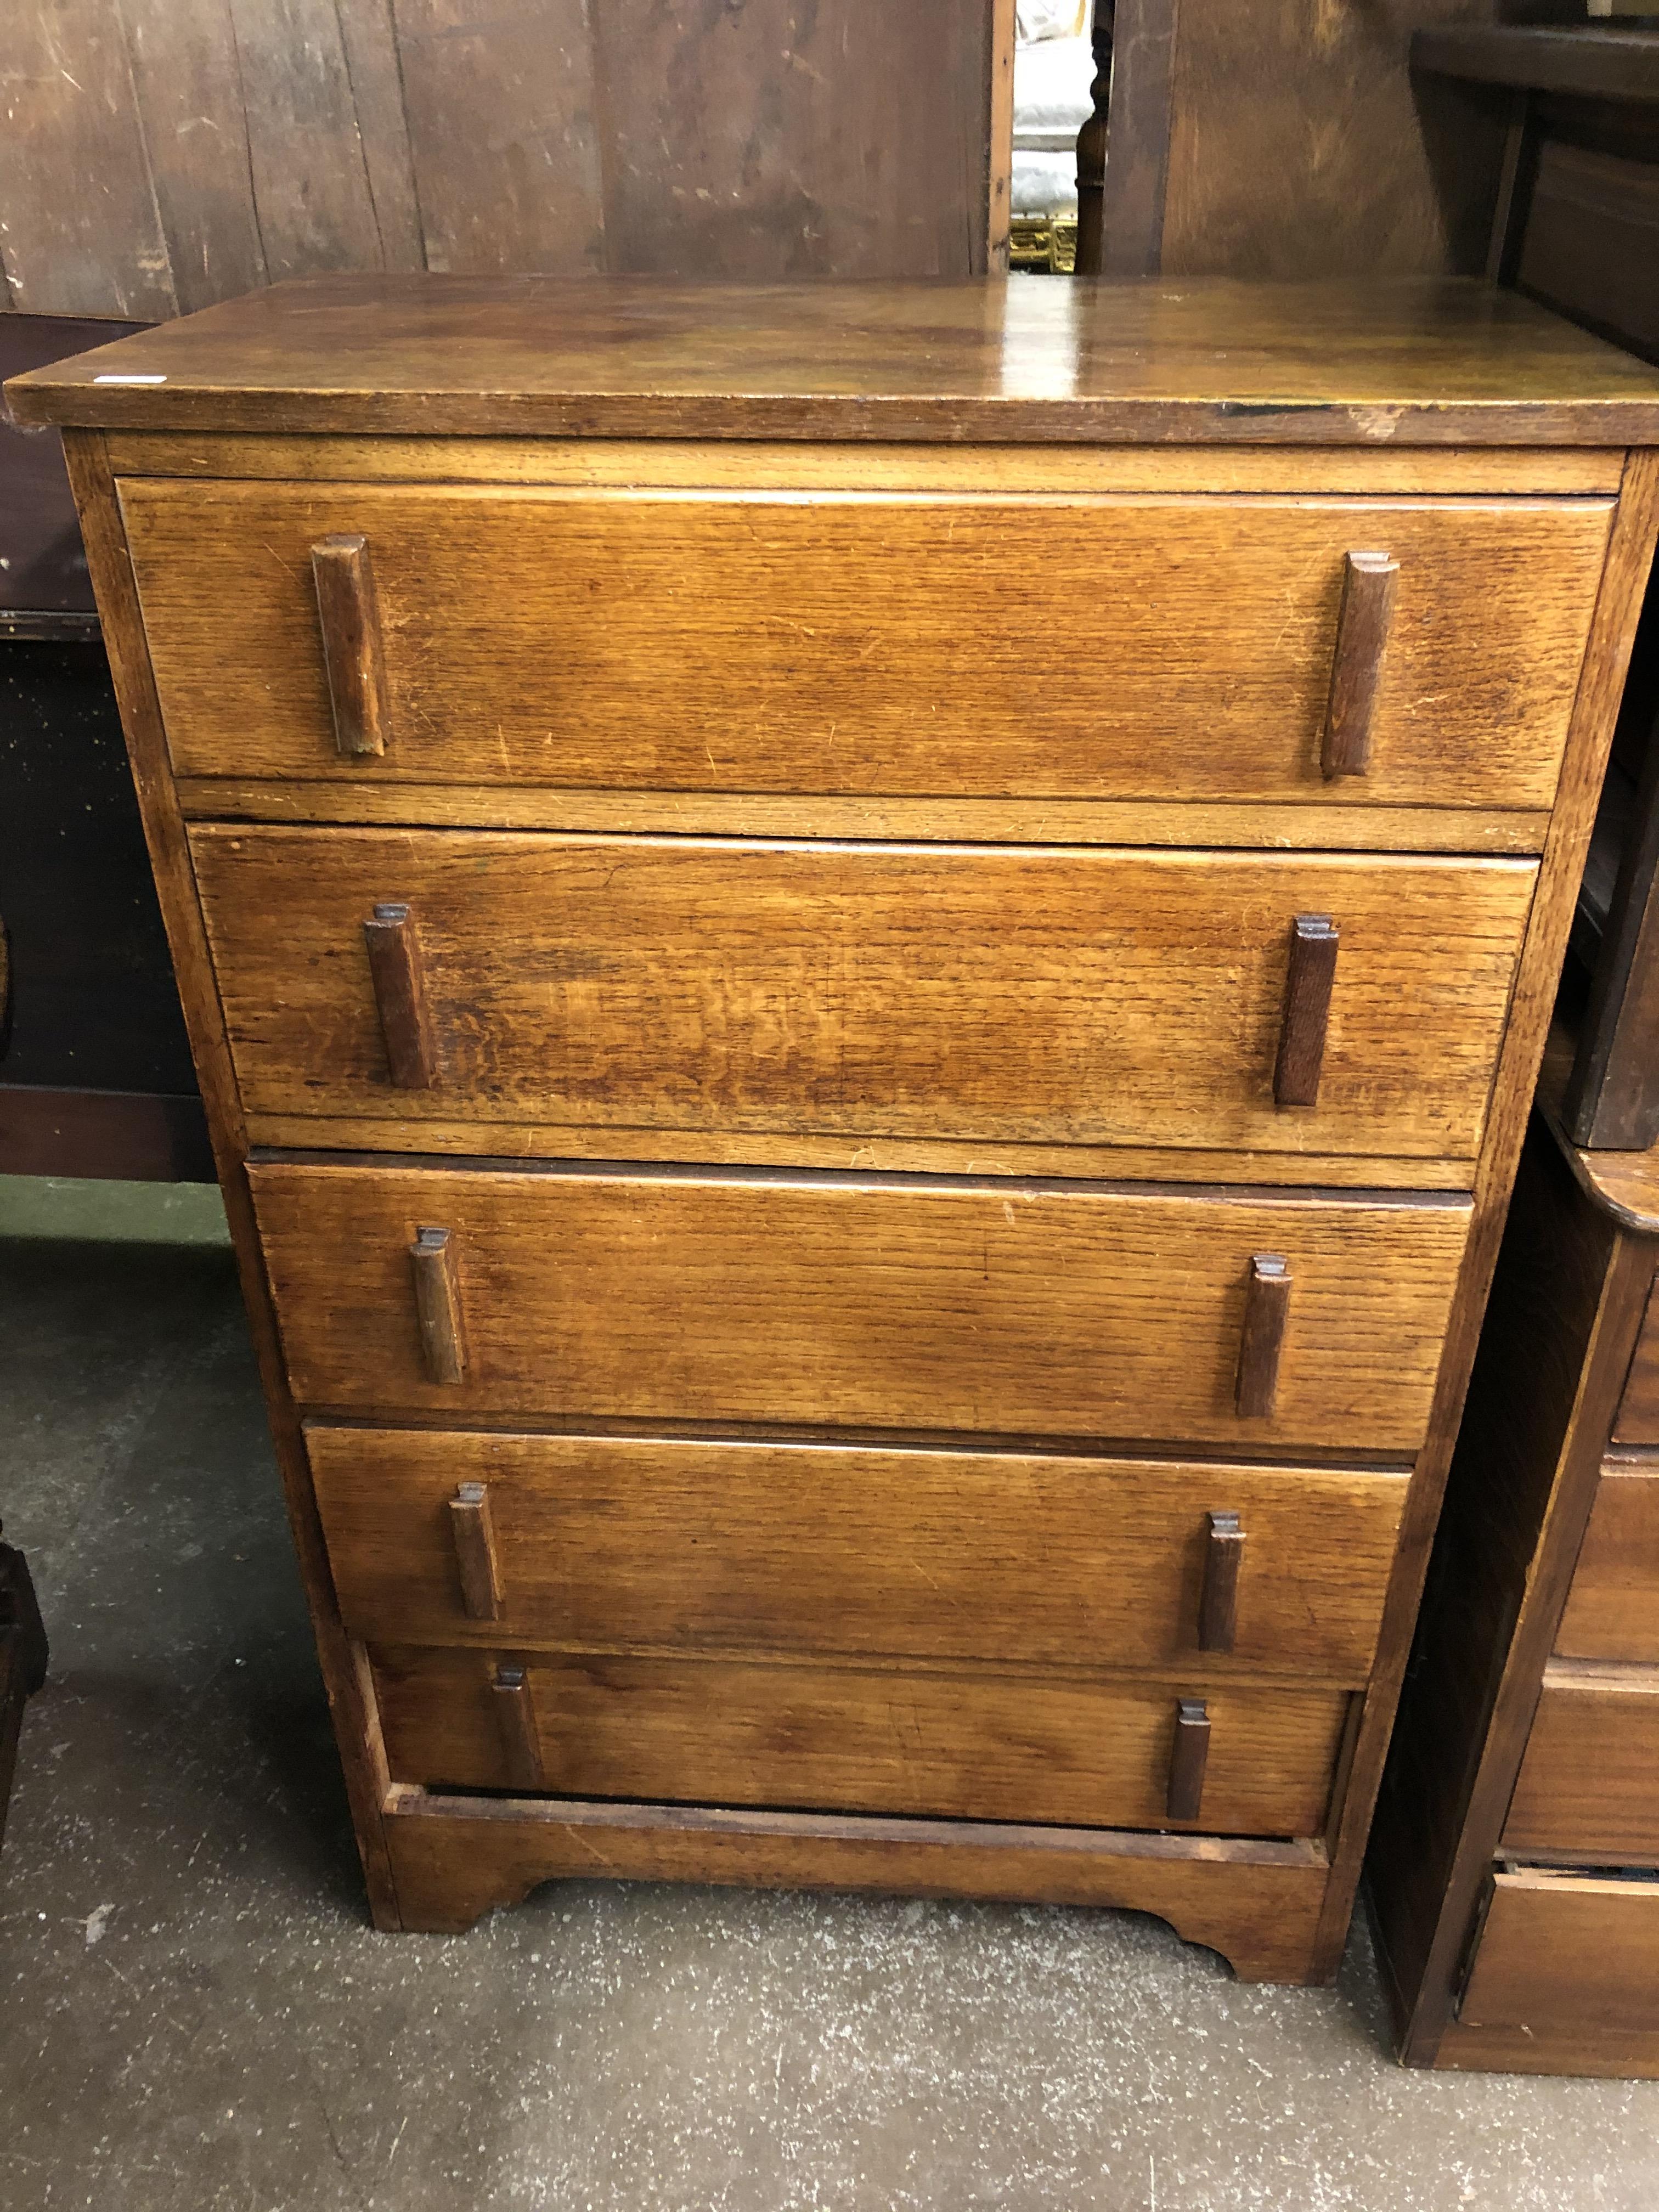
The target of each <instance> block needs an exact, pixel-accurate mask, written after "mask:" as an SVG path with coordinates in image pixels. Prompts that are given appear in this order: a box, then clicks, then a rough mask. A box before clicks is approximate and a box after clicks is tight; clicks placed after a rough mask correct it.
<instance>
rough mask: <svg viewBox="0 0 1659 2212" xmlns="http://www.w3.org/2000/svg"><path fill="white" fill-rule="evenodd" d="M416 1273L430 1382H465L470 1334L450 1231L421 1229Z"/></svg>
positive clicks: (413, 1248)
mask: <svg viewBox="0 0 1659 2212" xmlns="http://www.w3.org/2000/svg"><path fill="white" fill-rule="evenodd" d="M409 1257H410V1265H411V1266H412V1267H413V1268H414V1270H415V1311H416V1316H418V1318H419V1320H420V1324H421V1350H422V1354H423V1356H424V1358H425V1361H426V1371H427V1376H428V1381H430V1382H433V1383H465V1380H466V1331H465V1328H464V1326H463V1324H462V1318H461V1277H460V1268H459V1265H458V1263H457V1260H456V1255H455V1240H454V1238H453V1237H452V1236H451V1235H450V1233H449V1231H448V1230H447V1229H420V1230H416V1233H415V1242H414V1243H412V1244H411V1245H410V1248H409Z"/></svg>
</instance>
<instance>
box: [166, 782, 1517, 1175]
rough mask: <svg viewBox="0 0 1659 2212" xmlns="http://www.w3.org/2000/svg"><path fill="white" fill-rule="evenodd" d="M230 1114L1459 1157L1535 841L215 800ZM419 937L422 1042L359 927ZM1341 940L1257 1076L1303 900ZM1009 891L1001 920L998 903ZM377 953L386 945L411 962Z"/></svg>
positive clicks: (212, 912) (1491, 1062) (1467, 1149)
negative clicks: (1236, 849)
mask: <svg viewBox="0 0 1659 2212" xmlns="http://www.w3.org/2000/svg"><path fill="white" fill-rule="evenodd" d="M190 838H191V855H192V858H193V860H194V862H195V867H196V877H197V884H198V885H199V887H200V890H201V894H202V901H203V909H204V915H205V916H206V920H207V926H208V934H209V939H210V942H211V944H212V947H213V956H214V963H215V969H216V974H217V976H218V981H219V993H220V997H221V1000H222V1003H223V1006H224V1010H225V1020H226V1025H227V1028H228V1033H229V1036H230V1044H231V1052H232V1055H233V1057H234V1060H235V1064H236V1073H237V1079H238V1082H239V1084H240V1089H241V1096H242V1102H243V1105H244V1107H245V1108H246V1110H247V1111H248V1112H250V1113H252V1114H259V1115H323V1116H331V1115H348V1116H350V1117H352V1118H354V1119H356V1120H357V1121H361V1122H362V1125H363V1126H362V1133H361V1135H360V1136H359V1138H358V1139H357V1142H358V1144H359V1145H360V1146H362V1147H364V1148H368V1147H369V1146H374V1147H375V1148H377V1149H378V1148H382V1147H386V1145H387V1139H386V1137H384V1136H382V1135H380V1133H378V1132H377V1130H376V1128H375V1127H374V1125H375V1124H376V1123H377V1122H382V1121H387V1120H391V1121H398V1122H410V1121H422V1120H425V1119H431V1120H433V1121H458V1120H463V1121H474V1122H475V1123H476V1124H477V1129H476V1141H475V1149H476V1150H477V1151H478V1152H485V1153H488V1152H494V1151H495V1150H496V1149H497V1146H496V1144H495V1139H494V1138H493V1135H492V1132H491V1125H492V1124H493V1123H495V1122H498V1121H501V1122H507V1123H514V1122H526V1121H542V1122H570V1123H572V1124H577V1125H590V1124H599V1125H610V1126H613V1127H637V1128H664V1129H671V1128H672V1129H679V1130H682V1131H684V1132H687V1133H690V1132H692V1131H697V1130H703V1129H709V1130H722V1129H725V1130H731V1129H740V1130H744V1131H746V1132H763V1131H771V1132H773V1133H777V1134H780V1135H787V1134H788V1133H820V1134H823V1133H839V1134H848V1135H858V1136H865V1137H870V1138H879V1137H914V1138H919V1139H920V1138H939V1139H987V1140H1003V1141H1009V1142H1018V1143H1032V1144H1036V1143H1047V1144H1055V1145H1065V1144H1083V1145H1114V1144H1132V1145H1133V1144H1146V1145H1170V1146H1178V1147H1182V1148H1193V1147H1197V1148H1200V1149H1204V1148H1210V1149H1225V1148H1230V1147H1238V1148H1241V1149H1245V1150H1249V1151H1254V1152H1261V1153H1262V1154H1264V1155H1267V1156H1269V1157H1267V1158H1263V1159H1262V1160H1261V1163H1260V1164H1259V1166H1258V1170H1257V1172H1258V1173H1260V1174H1261V1175H1263V1176H1271V1175H1272V1173H1273V1167H1272V1161H1271V1156H1272V1155H1273V1154H1276V1153H1291V1154H1316V1153H1320V1152H1328V1153H1334V1154H1340V1155H1345V1156H1363V1157H1369V1158H1371V1159H1372V1160H1373V1161H1374V1162H1375V1165H1374V1167H1373V1169H1372V1172H1371V1179H1372V1180H1373V1181H1374V1182H1378V1183H1387V1184H1395V1183H1410V1182H1413V1181H1414V1180H1415V1179H1416V1176H1415V1162H1416V1161H1417V1160H1419V1159H1421V1158H1455V1159H1462V1160H1464V1161H1466V1162H1468V1165H1469V1169H1470V1172H1471V1175H1472V1173H1473V1166H1474V1158H1475V1155H1476V1154H1477V1152H1479V1150H1480V1135H1481V1130H1482V1127H1483V1126H1484V1124H1485V1121H1486V1106H1487V1099H1488V1096H1489V1094H1490V1091H1491V1088H1492V1072H1493V1070H1494V1068H1495V1066H1496V1065H1497V1060H1498V1047H1499V1044H1500V1042H1501V1041H1502V1037H1503V1031H1504V1020H1505V1018H1506V1015H1507V1012H1508V1007H1509V1000H1510V990H1511V987H1512V986H1513V983H1514V980H1515V972H1516V963H1517V961H1518V959H1519V957H1520V951H1521V942H1522V936H1523V934H1524V933H1525V929H1526V923H1527V915H1528V910H1529V908H1530V905H1531V901H1532V895H1533V888H1534V883H1535V881H1536V878H1537V870H1536V868H1535V867H1534V866H1533V864H1532V863H1531V862H1530V861H1525V860H1451V859H1446V860H1407V859H1401V858H1397V857H1389V856H1383V855H1378V856H1376V857H1372V856H1370V855H1363V856H1362V855H1359V854H1346V855H1341V856H1333V855H1324V854H1322V855H1317V856H1315V855H1308V856H1296V855H1291V854H1218V853H1197V854H1188V853H1158V854H1146V853H1135V852H1112V851H1100V850H1076V849H1072V850H1067V849H1066V848H1063V847H1048V848H1029V847H1028V848H1019V847H1013V848H991V849H990V850H988V851H987V849H985V848H982V847H977V848H976V847H974V846H970V845H963V846H956V847H951V846H939V845H927V846H920V847H918V846H911V847H905V846H896V847H895V846H890V845H882V844H856V845H853V844H830V843H811V844H809V843H800V844H793V843H791V844H775V845H774V844H761V843H753V842H739V841H734V840H729V839H718V840H708V841H706V842H705V841H702V840H691V839H684V838H662V839H647V838H626V837H580V838H579V837H556V836H544V835H533V836H513V835H501V834H493V835H492V834H487V833H481V832H477V831H465V830H452V831H441V830H425V831H418V830H396V829H386V830H372V829H345V828H338V829H283V828H272V827H261V826H257V825H249V824H244V825H233V824H229V823H203V824H199V825H197V826H196V827H194V828H192V829H191V833H190ZM388 903H395V904H397V905H398V906H400V907H403V906H406V907H407V915H406V917H405V918H404V919H401V920H399V921H397V922H396V923H395V924H386V923H380V924H376V925H375V927H376V929H377V930H379V931H382V932H383V931H384V930H385V929H386V928H388V927H395V928H396V929H397V930H398V932H399V933H400V937H401V938H402V939H409V940H410V941H411V942H412V944H413V945H414V946H415V947H416V951H415V952H414V953H413V955H412V957H414V958H415V959H417V960H418V963H419V968H420V974H421V979H422V980H421V985H420V995H421V1000H422V1022H423V1024H425V1027H426V1030H428V1031H429V1036H430V1047H431V1048H430V1052H429V1054H428V1056H427V1057H426V1058H424V1059H422V1060H421V1062H420V1065H419V1066H416V1065H415V1064H414V1063H413V1062H409V1063H408V1064H405V1062H406V1056H405V1055H402V1054H399V1052H398V1048H397V1039H398V1035H399V1034H400V1032H399V1031H398V1030H397V1027H396V1023H397V1019H398V1006H399V1005H400V1003H401V1001H400V1000H399V999H398V994H397V993H396V990H395V988H394V980H393V978H392V971H391V969H390V968H389V965H388V962H387V960H386V957H384V956H382V957H381V959H380V966H379V968H378V969H372V968H371V964H370V957H369V953H368V950H367V949H366V939H365V936H364V929H365V925H366V924H368V922H369V921H370V917H371V915H373V914H374V912H375V911H376V910H377V909H378V908H380V907H383V906H386V905H387V904H388ZM1314 913H1317V914H1327V915H1332V916H1334V918H1335V921H1336V925H1337V927H1338V929H1339V931H1340V949H1339V951H1338V954H1337V958H1336V962H1335V967H1334V986H1333V989H1332V994H1331V1011H1330V1020H1329V1024H1328V1029H1327V1030H1325V1031H1324V1032H1323V1033H1322V1050H1321V1053H1320V1057H1319V1081H1318V1085H1317V1100H1316V1103H1304V1104H1300V1105H1294V1106H1292V1105H1282V1104H1279V1103H1276V1085H1275V1055H1276V1054H1278V1053H1279V1043H1280V1037H1281V1035H1282V1034H1283V1033H1284V1027H1285V1021H1286V1018H1287V1017H1286V1007H1287V1003H1288V994H1289V967H1290V954H1291V933H1292V924H1293V921H1294V918H1295V917H1296V916H1297V915H1299V914H1300V915H1307V914H1314ZM1010 914H1018V915H1019V916H1020V917H1021V921H1020V926H1019V927H1018V929H1017V930H1012V931H1011V930H1008V929H1006V927H1004V926H1003V925H1004V921H1005V918H1006V915H1010ZM397 972H398V974H401V973H402V970H401V969H399V970H398V971H397Z"/></svg>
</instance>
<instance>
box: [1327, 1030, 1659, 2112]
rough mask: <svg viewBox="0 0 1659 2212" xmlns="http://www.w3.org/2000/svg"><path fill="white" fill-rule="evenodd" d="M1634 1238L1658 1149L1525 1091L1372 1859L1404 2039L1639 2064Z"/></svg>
mask: <svg viewBox="0 0 1659 2212" xmlns="http://www.w3.org/2000/svg"><path fill="white" fill-rule="evenodd" d="M1571 1048H1572V1042H1571V1037H1570V1036H1565V1035H1563V1036H1561V1037H1560V1038H1559V1053H1558V1052H1556V1051H1553V1054H1552V1057H1553V1059H1559V1066H1556V1067H1555V1068H1554V1069H1553V1075H1554V1078H1555V1080H1554V1081H1553V1083H1551V1082H1547V1084H1546V1086H1545V1097H1546V1099H1547V1100H1552V1101H1553V1102H1559V1096H1560V1081H1561V1079H1563V1078H1564V1077H1565V1072H1566V1066H1567V1064H1568V1061H1569V1059H1570V1055H1571ZM1656 1261H1659V1157H1656V1155H1654V1154H1653V1153H1648V1152H1586V1151H1583V1150H1581V1149H1579V1148H1578V1147H1577V1146H1574V1145H1573V1144H1572V1143H1571V1140H1570V1139H1568V1137H1567V1136H1566V1134H1565V1131H1564V1129H1563V1128H1562V1126H1561V1123H1560V1121H1559V1115H1558V1114H1557V1113H1555V1112H1553V1111H1551V1110H1549V1109H1548V1107H1547V1106H1541V1110H1540V1111H1539V1112H1538V1113H1537V1114H1536V1115H1534V1124H1533V1129H1532V1133H1531V1136H1530V1138H1529V1140H1528V1149H1527V1153H1526V1157H1525V1158H1524V1160H1523V1162H1522V1171H1521V1176H1520V1179H1519V1181H1518V1182H1517V1184H1516V1194H1515V1200H1514V1204H1513V1206H1512V1207H1511V1209H1510V1219H1509V1225H1508V1227H1507V1229H1506V1231H1505V1232H1504V1247H1503V1251H1502V1254H1501V1255H1500V1258H1499V1261H1498V1276H1497V1280H1496V1283H1495V1285H1494V1287H1493V1291H1492V1303H1491V1304H1490V1306H1489V1307H1488V1309H1487V1315H1486V1328H1485V1330H1484V1332H1483V1334H1482V1336H1481V1341H1480V1355H1479V1358H1477V1360H1476V1363H1475V1370H1474V1381H1473V1383H1472V1385H1471V1388H1470V1392H1469V1402H1468V1410H1467V1412H1466V1413H1465V1415H1464V1420H1463V1428H1462V1435H1461V1436H1460V1437H1459V1438H1458V1444H1457V1452H1456V1456H1455V1460H1454V1462H1453V1466H1452V1474H1451V1480H1450V1483H1449V1486H1448V1491H1447V1498H1446V1507H1445V1511H1444V1513H1443V1516H1442V1520H1441V1528H1440V1535H1439V1538H1438V1540H1437V1544H1436V1547H1435V1553H1434V1561H1433V1565H1432V1568H1431V1573H1430V1577H1429V1583H1428V1587H1427V1590H1426V1593H1425V1598H1424V1605H1423V1618H1422V1624H1421V1627H1420V1629H1419V1636H1418V1640H1417V1646H1416V1649H1415V1650H1414V1652H1413V1659H1412V1667H1411V1671H1410V1675H1409V1677H1408V1682H1407V1692H1406V1695H1405V1697H1404V1699H1402V1701H1401V1713H1400V1720H1399V1723H1398V1726H1397V1730H1396V1734H1395V1744H1394V1748H1393V1751H1392V1753H1391V1754H1390V1757H1389V1771H1388V1777H1387V1780H1386V1783H1385V1784H1384V1789H1383V1798H1382V1802H1381V1804H1380V1807H1379V1809H1378V1815H1377V1825H1376V1833H1375V1837H1374V1839H1373V1844H1372V1850H1371V1857H1370V1868H1369V1875H1370V1892H1371V1899H1372V1906H1373V1917H1374V1920H1375V1922H1376V1927H1377V1931H1378V1935H1379V1937H1380V1939H1381V1941H1380V1946H1379V1948H1380V1954H1381V1957H1382V1960H1383V1967H1384V1973H1385V1979H1386V1980H1387V1982H1388V1984H1389V1990H1390V1993H1391V1995H1392V1997H1393V2000H1394V2004H1395V2017H1396V2021H1397V2024H1398V2027H1399V2033H1400V2041H1401V2057H1403V2058H1404V2059H1405V2060H1406V2062H1407V2064H1410V2065H1434V2066H1444V2067H1462V2068H1473V2069H1500V2070H1504V2071H1513V2072H1518V2073H1528V2074H1533V2073H1537V2074H1613V2075H1627V2074H1628V2075H1638V2074H1639V2075H1659V1449H1656V1447H1659V1298H1656V1297H1655V1295H1654V1283H1655V1266H1656Z"/></svg>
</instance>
